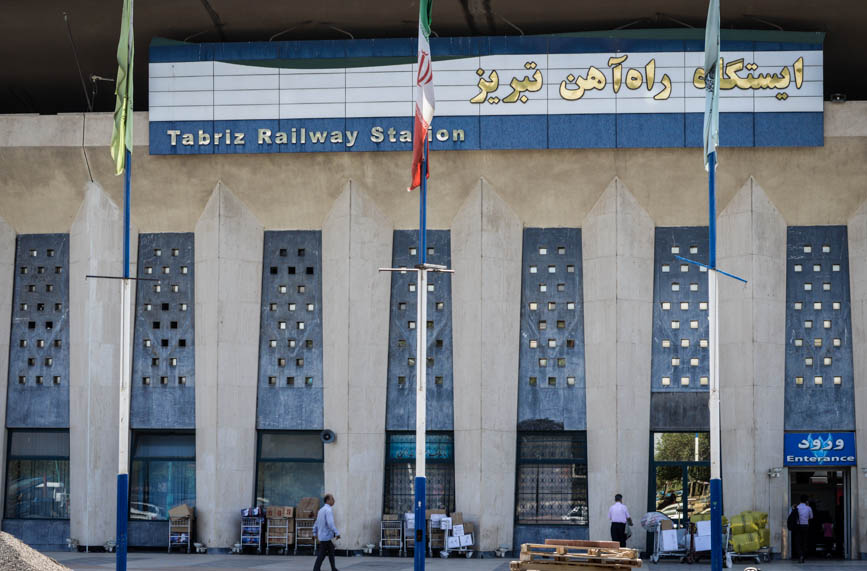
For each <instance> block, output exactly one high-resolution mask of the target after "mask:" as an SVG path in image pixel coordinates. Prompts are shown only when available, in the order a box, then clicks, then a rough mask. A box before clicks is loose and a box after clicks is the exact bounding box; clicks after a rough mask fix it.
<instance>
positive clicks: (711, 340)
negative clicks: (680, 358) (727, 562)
mask: <svg viewBox="0 0 867 571" xmlns="http://www.w3.org/2000/svg"><path fill="white" fill-rule="evenodd" d="M708 165H709V167H708V243H709V248H708V251H709V256H708V261H709V264H708V265H709V266H710V270H709V271H708V276H707V278H708V329H709V333H708V350H709V355H708V357H709V360H710V371H709V375H708V376H709V377H710V379H709V385H710V387H709V388H710V395H709V398H708V408H709V412H710V426H709V429H710V522H711V527H710V529H711V559H710V567H711V571H721V570H722V547H723V546H722V478H721V475H722V474H721V470H720V393H719V290H718V284H719V282H718V277H719V276H717V272H716V188H715V187H716V152H712V153H710V154H709V155H708Z"/></svg>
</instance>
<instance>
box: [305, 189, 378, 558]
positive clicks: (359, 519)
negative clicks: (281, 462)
mask: <svg viewBox="0 0 867 571" xmlns="http://www.w3.org/2000/svg"><path fill="white" fill-rule="evenodd" d="M392 236H393V230H392V224H391V222H390V221H389V220H388V219H387V218H386V217H385V216H384V215H383V214H382V212H380V210H379V209H378V208H377V206H376V204H375V203H374V202H373V200H371V199H370V197H369V196H368V195H367V194H366V193H365V192H363V191H362V190H361V189H360V188H359V187H358V185H357V183H355V182H352V181H350V182H348V183H347V184H346V188H345V190H344V191H343V193H342V194H341V195H340V197H339V198H338V199H337V201H336V202H335V203H334V206H333V207H332V209H331V212H330V213H329V214H328V217H327V218H326V219H325V223H324V224H323V226H322V297H323V299H322V322H323V332H322V339H323V352H324V353H323V375H324V377H323V397H324V403H325V418H324V420H325V427H326V428H330V429H331V430H333V431H334V432H335V433H336V434H337V441H336V442H334V443H332V444H326V445H325V490H326V492H330V493H333V494H334V495H335V499H336V502H337V503H336V504H335V508H334V511H335V519H336V523H337V526H338V529H340V531H341V533H342V534H343V535H342V537H341V540H340V548H341V549H360V548H361V547H362V546H363V545H365V544H367V543H374V542H376V541H378V537H379V516H380V514H381V513H382V486H383V470H384V466H385V402H386V398H385V391H386V384H385V380H386V374H387V372H388V316H389V311H388V304H389V295H390V291H391V290H390V286H391V274H389V273H385V272H383V273H380V272H379V271H378V270H379V268H381V267H388V266H390V265H391V243H392Z"/></svg>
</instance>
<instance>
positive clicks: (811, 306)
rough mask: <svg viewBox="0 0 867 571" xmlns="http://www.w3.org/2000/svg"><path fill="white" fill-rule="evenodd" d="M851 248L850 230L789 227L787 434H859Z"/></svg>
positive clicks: (844, 228) (787, 270) (787, 258)
mask: <svg viewBox="0 0 867 571" xmlns="http://www.w3.org/2000/svg"><path fill="white" fill-rule="evenodd" d="M848 250H849V249H848V238H847V231H846V227H845V226H792V227H789V229H788V237H787V245H786V385H785V386H786V391H785V393H786V408H785V429H786V430H829V431H830V430H839V431H843V430H855V404H854V403H855V401H854V396H855V394H854V386H853V385H854V373H853V365H852V318H851V311H850V305H849V251H848ZM826 359H828V360H829V361H826ZM819 380H821V384H817V381H819Z"/></svg>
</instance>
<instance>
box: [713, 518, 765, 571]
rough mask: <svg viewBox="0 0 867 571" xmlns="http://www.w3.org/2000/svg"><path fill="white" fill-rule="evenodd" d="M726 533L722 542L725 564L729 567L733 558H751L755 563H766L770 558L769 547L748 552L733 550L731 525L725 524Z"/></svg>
mask: <svg viewBox="0 0 867 571" xmlns="http://www.w3.org/2000/svg"><path fill="white" fill-rule="evenodd" d="M726 528H727V531H728V533H727V534H726V540H725V543H724V544H723V545H724V546H725V561H724V563H725V566H726V567H727V568H729V569H731V567H732V565H733V560H734V559H753V560H755V562H756V563H761V562H762V561H764V562H765V563H767V562H768V561H770V560H771V548H770V547H760V548H759V549H758V551H751V552H749V553H738V552H737V551H735V547H734V544H733V543H732V531H731V526H726Z"/></svg>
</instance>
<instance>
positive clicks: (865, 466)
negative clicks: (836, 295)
mask: <svg viewBox="0 0 867 571" xmlns="http://www.w3.org/2000/svg"><path fill="white" fill-rule="evenodd" d="M848 234H849V282H850V286H851V288H850V290H849V293H850V303H851V307H852V356H853V361H854V367H855V375H854V384H855V434H856V436H857V435H860V437H858V438H856V439H855V446H856V453H857V457H858V466H857V468H856V469H855V470H853V471H852V472H850V474H851V485H850V490H851V491H852V496H853V497H852V503H851V504H850V505H851V506H852V508H853V509H854V513H853V514H852V518H851V522H852V534H851V535H852V545H851V550H852V552H853V556H854V557H857V554H859V553H860V554H861V555H862V558H863V557H864V554H865V553H867V474H865V472H867V438H865V437H864V434H867V202H865V203H864V204H862V205H861V206H860V207H859V208H858V210H857V211H855V213H854V214H853V216H852V218H850V219H849V224H848Z"/></svg>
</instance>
